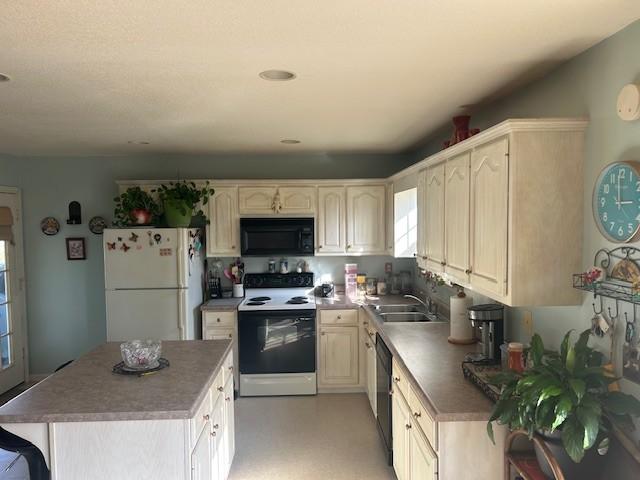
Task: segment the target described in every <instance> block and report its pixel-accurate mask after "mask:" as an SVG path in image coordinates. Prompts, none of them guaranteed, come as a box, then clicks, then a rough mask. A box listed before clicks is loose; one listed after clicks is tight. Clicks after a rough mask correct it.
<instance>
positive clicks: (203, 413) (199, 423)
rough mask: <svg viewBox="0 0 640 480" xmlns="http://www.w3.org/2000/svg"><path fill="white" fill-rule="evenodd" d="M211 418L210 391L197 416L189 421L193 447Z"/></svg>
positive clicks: (197, 411)
mask: <svg viewBox="0 0 640 480" xmlns="http://www.w3.org/2000/svg"><path fill="white" fill-rule="evenodd" d="M210 418H211V392H210V391H208V392H207V394H206V395H205V397H204V400H202V403H201V404H200V406H199V407H198V410H196V415H195V416H194V417H193V418H192V419H190V420H189V430H190V437H191V446H194V445H195V444H196V441H197V440H198V437H200V432H202V429H203V428H204V426H205V425H206V423H207V422H208V421H209V420H210Z"/></svg>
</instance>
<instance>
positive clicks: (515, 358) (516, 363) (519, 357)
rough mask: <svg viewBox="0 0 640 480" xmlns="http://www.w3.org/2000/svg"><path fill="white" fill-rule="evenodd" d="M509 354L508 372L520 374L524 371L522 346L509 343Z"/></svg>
mask: <svg viewBox="0 0 640 480" xmlns="http://www.w3.org/2000/svg"><path fill="white" fill-rule="evenodd" d="M507 351H508V352H509V370H513V371H514V372H518V373H522V372H523V371H524V357H523V353H522V352H523V351H524V345H522V343H520V342H511V343H509V345H508V346H507Z"/></svg>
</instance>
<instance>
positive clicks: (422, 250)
mask: <svg viewBox="0 0 640 480" xmlns="http://www.w3.org/2000/svg"><path fill="white" fill-rule="evenodd" d="M417 202H418V232H417V237H418V238H417V241H416V260H417V262H418V266H419V267H420V268H426V266H427V265H426V261H427V213H426V210H427V171H426V170H421V171H420V172H419V173H418V199H417Z"/></svg>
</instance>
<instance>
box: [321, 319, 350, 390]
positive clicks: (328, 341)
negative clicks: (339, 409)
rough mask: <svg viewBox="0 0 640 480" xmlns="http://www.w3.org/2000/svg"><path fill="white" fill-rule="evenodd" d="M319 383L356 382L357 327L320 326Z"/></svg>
mask: <svg viewBox="0 0 640 480" xmlns="http://www.w3.org/2000/svg"><path fill="white" fill-rule="evenodd" d="M319 351H320V383H322V384H325V385H357V384H358V367H359V365H358V327H320V349H319Z"/></svg>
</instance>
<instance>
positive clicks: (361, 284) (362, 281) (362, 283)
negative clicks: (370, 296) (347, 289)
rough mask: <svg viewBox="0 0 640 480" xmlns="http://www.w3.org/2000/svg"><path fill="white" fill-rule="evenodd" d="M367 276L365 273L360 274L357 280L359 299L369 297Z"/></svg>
mask: <svg viewBox="0 0 640 480" xmlns="http://www.w3.org/2000/svg"><path fill="white" fill-rule="evenodd" d="M366 280H367V276H366V275H365V274H364V273H359V274H358V277H357V279H356V283H357V286H358V298H364V297H365V296H366V295H367V284H366Z"/></svg>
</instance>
